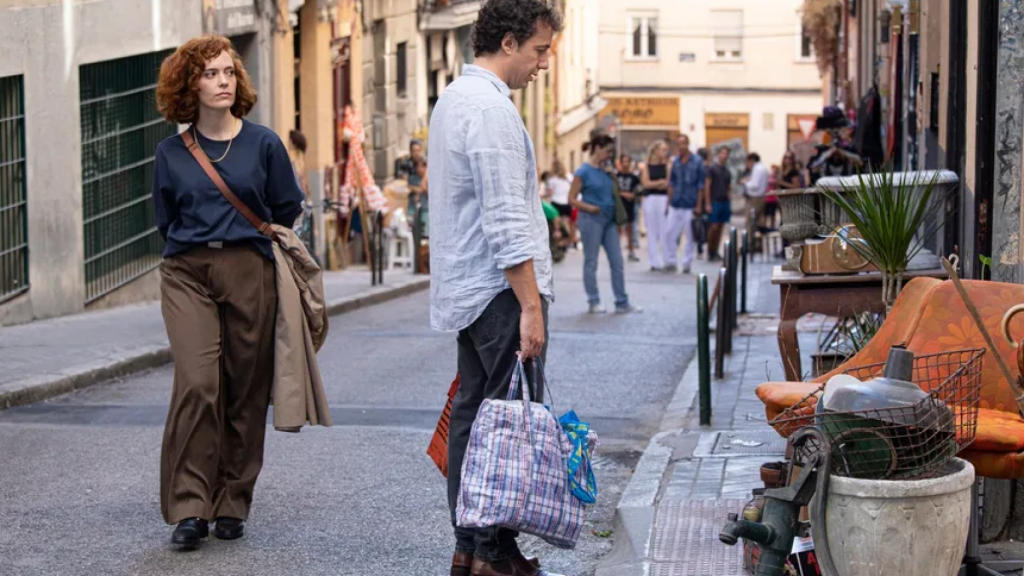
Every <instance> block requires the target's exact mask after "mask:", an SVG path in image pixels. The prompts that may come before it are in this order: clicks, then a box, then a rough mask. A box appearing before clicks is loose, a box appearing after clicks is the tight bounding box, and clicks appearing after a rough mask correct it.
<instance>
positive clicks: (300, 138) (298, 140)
mask: <svg viewBox="0 0 1024 576" xmlns="http://www.w3.org/2000/svg"><path fill="white" fill-rule="evenodd" d="M288 141H289V142H291V143H292V146H294V147H295V149H296V150H298V151H299V152H302V153H303V154H305V153H306V146H307V144H306V136H305V135H304V134H303V133H302V132H299V131H298V130H289V131H288Z"/></svg>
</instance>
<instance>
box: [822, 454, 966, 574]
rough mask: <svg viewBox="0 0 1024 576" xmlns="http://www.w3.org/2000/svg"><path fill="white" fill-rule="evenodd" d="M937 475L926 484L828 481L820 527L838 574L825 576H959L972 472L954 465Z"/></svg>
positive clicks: (960, 464) (961, 464)
mask: <svg viewBox="0 0 1024 576" xmlns="http://www.w3.org/2000/svg"><path fill="white" fill-rule="evenodd" d="M943 472H945V475H943V476H939V477H937V478H931V479H928V480H860V479H857V478H841V477H837V476H833V477H832V481H831V485H830V486H829V496H828V502H827V504H826V516H827V518H826V521H825V522H826V525H827V530H828V542H829V546H830V547H831V552H832V558H833V560H834V561H835V565H836V568H837V569H838V570H839V574H826V575H825V576H894V575H897V574H898V575H900V576H954V575H955V574H957V573H958V571H959V569H960V561H961V560H962V558H963V555H964V546H965V545H966V543H967V533H968V527H969V525H970V514H971V485H972V484H973V483H974V467H973V466H971V464H970V463H969V462H967V461H965V460H961V459H959V458H956V459H954V460H953V461H952V462H951V463H950V464H948V465H947V467H946V468H945V469H944V470H943ZM812 518H813V515H812ZM814 537H815V539H818V534H817V527H815V534H814Z"/></svg>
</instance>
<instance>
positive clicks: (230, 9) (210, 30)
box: [203, 0, 257, 36]
mask: <svg viewBox="0 0 1024 576" xmlns="http://www.w3.org/2000/svg"><path fill="white" fill-rule="evenodd" d="M256 20H257V19H256V4H255V3H254V2H253V1H252V0H203V33H204V34H220V35H222V36H237V35H239V34H247V33H249V32H255V31H256Z"/></svg>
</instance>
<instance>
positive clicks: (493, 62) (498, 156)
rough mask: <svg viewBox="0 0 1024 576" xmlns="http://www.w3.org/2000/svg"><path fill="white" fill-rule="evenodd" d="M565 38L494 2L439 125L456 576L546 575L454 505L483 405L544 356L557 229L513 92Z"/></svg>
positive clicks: (434, 190)
mask: <svg viewBox="0 0 1024 576" xmlns="http://www.w3.org/2000/svg"><path fill="white" fill-rule="evenodd" d="M560 29H561V18H560V16H559V15H558V13H557V12H556V11H555V10H554V9H552V8H551V6H549V5H548V4H546V3H545V2H542V1H541V0H488V1H487V3H486V4H484V6H483V8H482V9H481V10H480V14H479V17H478V19H477V22H476V25H475V26H474V28H473V49H474V51H475V53H476V61H475V62H474V64H472V65H468V66H466V67H465V69H464V71H463V73H462V76H460V77H459V78H458V79H457V80H456V81H455V82H453V83H452V84H451V85H450V86H448V88H447V89H446V90H445V91H444V93H443V94H442V95H441V97H440V98H439V99H438V102H437V106H436V107H435V108H434V111H433V115H432V117H431V121H430V139H429V143H428V146H427V150H428V156H429V168H428V179H429V181H430V190H431V193H430V196H429V198H430V218H431V222H430V228H431V238H430V244H431V250H430V271H431V287H430V292H431V298H430V300H431V302H430V303H431V324H432V326H433V328H434V329H436V330H440V331H448V332H457V333H458V338H457V343H458V365H459V374H460V377H461V384H460V387H459V391H458V394H457V395H456V396H455V399H454V402H453V404H452V410H451V417H450V429H449V437H448V503H449V506H450V508H451V515H452V524H453V526H454V527H455V554H454V556H453V558H452V568H451V575H452V576H540V575H544V574H548V573H547V572H544V571H541V570H540V569H539V567H538V566H539V563H538V562H537V561H536V560H535V559H528V558H524V557H523V555H522V554H521V553H520V551H519V547H518V545H517V543H516V538H517V537H518V534H517V533H516V532H514V531H512V530H509V529H506V528H501V527H498V526H489V527H472V528H471V527H466V526H459V522H458V521H457V518H458V515H457V504H458V502H459V500H460V496H459V489H460V484H461V476H462V474H461V472H462V463H463V460H464V458H465V454H466V447H467V444H468V442H469V435H470V430H471V428H472V427H473V422H474V420H475V419H476V414H477V411H478V409H479V408H480V405H481V403H482V402H483V401H484V399H485V398H491V399H503V398H505V396H506V395H507V392H508V388H509V382H510V379H511V377H512V372H513V369H514V368H515V367H516V363H517V362H518V361H520V360H522V361H524V362H539V360H540V359H541V358H542V357H543V356H544V354H545V351H546V340H547V329H546V324H547V306H548V303H550V302H551V301H553V299H554V292H553V288H552V263H551V249H550V245H549V242H548V227H547V220H546V219H545V217H544V210H543V207H542V206H541V198H540V193H539V191H538V184H537V160H536V153H535V151H534V147H533V142H532V141H531V140H530V134H529V133H528V132H527V131H526V127H525V126H524V125H523V121H522V118H521V117H520V116H519V111H518V110H517V109H516V107H515V105H514V104H513V103H512V101H511V99H510V94H511V91H512V90H521V89H523V88H526V87H527V86H528V85H529V84H530V82H532V81H533V80H536V79H537V77H538V76H539V75H540V73H541V71H543V70H547V68H548V58H549V50H550V49H551V44H552V39H553V36H554V34H555V33H556V32H558V31H559V30H560ZM530 372H532V370H531V371H530ZM538 388H539V387H538ZM541 393H542V390H537V391H536V395H535V396H534V397H535V398H536V401H538V402H540V401H542V398H541V397H540V396H541ZM467 523H469V522H467ZM550 576H554V575H550Z"/></svg>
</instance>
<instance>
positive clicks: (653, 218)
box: [640, 140, 668, 272]
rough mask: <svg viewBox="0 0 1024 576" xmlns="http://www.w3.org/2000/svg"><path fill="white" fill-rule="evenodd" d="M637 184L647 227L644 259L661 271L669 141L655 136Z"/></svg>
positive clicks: (666, 207)
mask: <svg viewBox="0 0 1024 576" xmlns="http://www.w3.org/2000/svg"><path fill="white" fill-rule="evenodd" d="M640 185H641V186H642V187H643V190H644V191H643V198H644V199H643V203H642V204H641V208H642V209H643V214H644V226H645V227H646V230H647V260H648V262H650V264H651V271H652V272H660V271H661V269H662V267H663V266H664V259H663V258H662V255H663V254H665V253H666V252H668V246H667V245H664V240H665V238H667V236H666V232H667V231H668V227H667V226H666V225H665V216H666V213H667V211H668V145H667V144H665V142H664V141H663V140H658V141H656V142H654V144H652V145H651V150H650V153H649V154H648V156H647V164H645V165H644V167H643V169H642V170H641V171H640Z"/></svg>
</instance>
